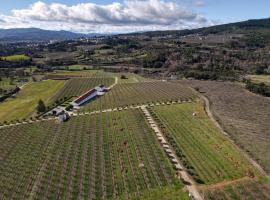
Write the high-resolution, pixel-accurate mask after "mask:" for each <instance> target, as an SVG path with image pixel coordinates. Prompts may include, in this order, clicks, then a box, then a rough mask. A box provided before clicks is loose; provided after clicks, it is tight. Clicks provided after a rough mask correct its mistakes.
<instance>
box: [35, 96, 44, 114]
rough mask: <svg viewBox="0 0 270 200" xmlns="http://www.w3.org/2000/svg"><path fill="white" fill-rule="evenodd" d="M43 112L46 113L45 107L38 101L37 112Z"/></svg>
mask: <svg viewBox="0 0 270 200" xmlns="http://www.w3.org/2000/svg"><path fill="white" fill-rule="evenodd" d="M45 111H46V106H45V104H44V102H43V101H42V100H41V99H40V100H39V101H38V105H37V112H38V113H42V112H45Z"/></svg>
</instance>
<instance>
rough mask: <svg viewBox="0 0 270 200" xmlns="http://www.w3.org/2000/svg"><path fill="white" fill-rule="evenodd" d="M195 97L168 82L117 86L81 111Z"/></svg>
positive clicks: (181, 87) (192, 93)
mask: <svg viewBox="0 0 270 200" xmlns="http://www.w3.org/2000/svg"><path fill="white" fill-rule="evenodd" d="M195 97H196V95H195V93H194V92H193V91H192V90H190V89H189V88H187V87H184V86H181V85H179V84H174V83H169V82H160V81H156V82H144V83H127V84H118V85H116V86H115V87H114V88H113V89H112V90H111V91H110V92H108V93H106V94H105V95H104V96H102V97H100V98H98V99H96V100H95V101H92V102H90V103H89V104H87V105H85V106H84V107H83V108H82V110H83V111H89V110H90V111H92V110H103V109H108V108H115V107H120V106H129V105H138V104H145V103H151V102H158V101H172V100H179V99H181V100H190V99H193V98H195Z"/></svg>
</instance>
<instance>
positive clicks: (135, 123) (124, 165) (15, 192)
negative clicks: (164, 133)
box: [0, 109, 183, 199]
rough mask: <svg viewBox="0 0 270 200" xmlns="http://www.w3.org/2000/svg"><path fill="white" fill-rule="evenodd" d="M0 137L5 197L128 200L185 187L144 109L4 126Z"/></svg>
mask: <svg viewBox="0 0 270 200" xmlns="http://www.w3.org/2000/svg"><path fill="white" fill-rule="evenodd" d="M0 136H1V137H0V140H1V141H0V142H1V144H3V146H0V148H1V149H0V150H1V151H0V162H1V165H0V172H1V173H0V180H1V182H0V191H1V193H0V199H44V198H46V199H59V198H61V199H110V198H117V197H121V198H125V199H129V198H134V197H139V196H140V195H143V194H145V192H147V191H150V190H152V189H154V188H156V189H159V190H161V189H162V188H163V187H167V186H170V185H176V186H179V185H180V186H181V187H183V185H182V184H181V183H180V182H179V180H178V179H177V178H176V177H175V171H174V169H173V167H172V166H171V164H170V162H169V160H168V159H167V157H166V155H165V153H164V152H163V150H162V148H161V147H160V145H159V143H158V141H157V139H156V138H155V135H154V133H153V131H152V130H151V129H150V127H149V126H148V124H147V123H146V121H145V119H144V118H143V115H142V113H141V111H140V110H139V109H135V110H128V111H123V112H111V113H109V112H108V113H102V114H98V115H91V116H88V115H85V116H77V117H72V118H71V119H70V121H68V122H66V123H64V124H56V123H55V122H54V121H46V122H36V123H33V124H24V125H19V126H14V127H9V128H2V129H0ZM2 163H3V164H2ZM2 180H3V181H2Z"/></svg>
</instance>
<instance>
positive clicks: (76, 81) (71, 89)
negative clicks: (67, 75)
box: [53, 78, 115, 101]
mask: <svg viewBox="0 0 270 200" xmlns="http://www.w3.org/2000/svg"><path fill="white" fill-rule="evenodd" d="M114 81H115V79H114V78H72V79H70V80H68V81H67V82H66V84H65V85H64V87H62V88H61V90H59V91H58V92H57V93H56V95H55V96H54V97H53V101H56V100H59V99H63V98H70V97H74V96H80V95H81V94H83V93H84V92H86V91H88V90H90V89H93V88H94V87H96V86H98V85H100V84H102V85H105V86H106V87H108V86H110V85H112V84H113V83H114Z"/></svg>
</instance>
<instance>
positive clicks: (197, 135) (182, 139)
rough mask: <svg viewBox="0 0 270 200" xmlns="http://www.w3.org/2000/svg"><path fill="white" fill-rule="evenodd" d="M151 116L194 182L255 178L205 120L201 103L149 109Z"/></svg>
mask: <svg viewBox="0 0 270 200" xmlns="http://www.w3.org/2000/svg"><path fill="white" fill-rule="evenodd" d="M152 115H153V116H155V117H156V120H157V121H158V123H159V124H160V126H161V128H162V129H163V132H164V134H165V136H166V138H167V140H168V142H169V143H170V144H171V145H172V147H173V148H174V149H175V151H176V154H177V156H178V157H179V159H180V160H181V162H182V163H183V165H184V166H185V168H186V170H187V171H188V173H189V174H190V175H191V176H192V177H193V178H194V180H195V181H196V182H197V183H199V184H213V183H218V182H222V181H228V180H234V179H239V178H241V177H245V176H248V177H254V176H256V174H257V172H256V170H255V169H254V168H253V166H252V165H251V164H249V162H248V161H247V160H246V159H245V158H244V157H243V156H242V155H241V154H239V152H238V150H237V149H236V148H235V147H234V146H233V145H232V144H231V143H230V141H229V140H228V139H227V138H226V137H225V136H223V135H222V133H221V132H220V131H219V130H218V129H217V128H216V127H215V125H214V124H213V123H212V121H211V120H210V119H209V118H208V116H207V115H206V113H205V111H204V110H203V105H202V102H200V101H199V102H196V103H189V104H176V105H171V106H157V107H153V108H152Z"/></svg>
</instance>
